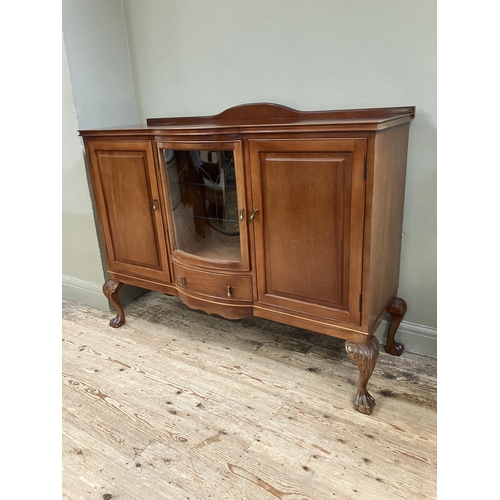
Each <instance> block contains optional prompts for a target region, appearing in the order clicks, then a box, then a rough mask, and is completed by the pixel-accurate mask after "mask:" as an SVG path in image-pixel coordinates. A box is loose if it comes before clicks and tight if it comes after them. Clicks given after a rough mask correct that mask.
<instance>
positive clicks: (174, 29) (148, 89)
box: [124, 0, 437, 327]
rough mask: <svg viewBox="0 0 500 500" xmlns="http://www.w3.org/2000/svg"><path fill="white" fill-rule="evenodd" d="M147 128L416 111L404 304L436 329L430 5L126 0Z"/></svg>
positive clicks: (367, 0)
mask: <svg viewBox="0 0 500 500" xmlns="http://www.w3.org/2000/svg"><path fill="white" fill-rule="evenodd" d="M124 7H125V16H126V24H127V32H128V42H129V47H130V55H131V61H132V67H133V74H134V87H135V91H136V98H137V106H138V113H139V119H140V121H144V120H145V119H146V118H149V117H155V116H156V117H157V116H177V115H199V114H214V113H218V112H220V111H222V110H224V109H226V108H228V107H231V106H233V105H236V104H241V103H245V102H259V101H269V102H276V103H279V104H284V105H286V106H290V107H293V108H297V109H302V110H316V109H341V108H360V107H377V106H381V107H385V106H402V105H415V106H416V107H417V116H416V118H415V120H414V121H413V122H412V124H411V132H410V145H409V158H408V171H407V187H406V205H405V217H404V235H403V250H402V262H401V278H400V295H401V297H404V298H405V299H406V300H407V302H408V304H409V308H408V313H407V316H406V320H407V321H409V322H413V323H416V324H420V325H426V326H428V327H436V154H437V151H436V150H437V146H436V121H437V110H436V2H435V0H420V1H419V2H412V1H410V0H379V1H376V2H374V1H373V0H362V1H357V2H350V1H347V0H343V1H340V0H308V1H307V2H306V1H303V0H273V1H269V0H253V1H252V2H248V1H244V0H211V1H210V2H200V1H196V0H182V1H181V0H170V1H165V0H144V1H141V2H136V1H133V0H124Z"/></svg>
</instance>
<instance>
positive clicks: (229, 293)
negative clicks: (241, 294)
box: [227, 286, 231, 297]
mask: <svg viewBox="0 0 500 500" xmlns="http://www.w3.org/2000/svg"><path fill="white" fill-rule="evenodd" d="M227 296H228V297H231V286H228V287H227Z"/></svg>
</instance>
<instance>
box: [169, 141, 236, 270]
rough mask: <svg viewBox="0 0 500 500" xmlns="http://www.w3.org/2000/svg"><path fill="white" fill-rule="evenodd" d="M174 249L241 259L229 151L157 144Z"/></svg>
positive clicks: (232, 161) (195, 253) (213, 257)
mask: <svg viewBox="0 0 500 500" xmlns="http://www.w3.org/2000/svg"><path fill="white" fill-rule="evenodd" d="M161 151H162V154H163V159H164V167H165V169H166V172H167V179H168V188H169V196H170V208H171V210H172V216H173V221H174V233H175V244H176V248H177V249H178V250H182V251H183V252H187V253H190V254H192V255H196V256H198V257H203V258H206V259H212V260H222V261H224V260H226V261H231V262H241V247H240V231H239V218H238V215H239V214H238V199H237V195H236V175H235V169H234V155H233V152H232V151H204V150H203V151H200V150H192V151H187V150H171V149H162V150H161Z"/></svg>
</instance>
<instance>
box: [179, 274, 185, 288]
mask: <svg viewBox="0 0 500 500" xmlns="http://www.w3.org/2000/svg"><path fill="white" fill-rule="evenodd" d="M180 281H181V282H180V285H181V287H182V288H184V286H185V284H186V281H185V280H184V276H181V279H180Z"/></svg>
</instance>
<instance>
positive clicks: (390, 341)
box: [385, 297, 407, 356]
mask: <svg viewBox="0 0 500 500" xmlns="http://www.w3.org/2000/svg"><path fill="white" fill-rule="evenodd" d="M406 309H407V305H406V302H405V301H404V300H403V299H400V298H399V297H394V298H393V299H392V300H391V302H390V303H389V305H388V306H387V308H386V311H387V312H388V313H389V314H390V315H391V325H390V327H389V332H388V333H387V341H386V343H385V352H387V353H389V354H392V355H393V356H401V354H403V351H404V350H405V346H404V345H403V344H400V343H399V342H396V341H395V340H394V336H395V335H396V330H397V329H398V328H399V325H400V324H401V321H403V318H404V317H405V314H406Z"/></svg>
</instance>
